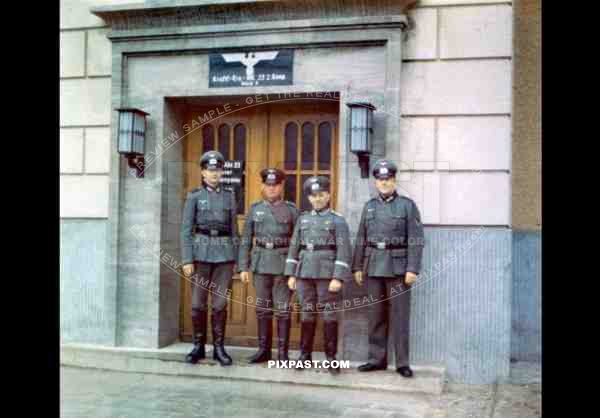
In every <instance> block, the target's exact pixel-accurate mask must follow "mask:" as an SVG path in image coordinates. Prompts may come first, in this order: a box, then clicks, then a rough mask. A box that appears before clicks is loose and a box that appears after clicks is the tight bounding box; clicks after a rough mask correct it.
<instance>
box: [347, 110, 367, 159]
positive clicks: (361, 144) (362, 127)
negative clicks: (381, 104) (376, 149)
mask: <svg viewBox="0 0 600 418" xmlns="http://www.w3.org/2000/svg"><path fill="white" fill-rule="evenodd" d="M367 118H368V109H367V108H366V107H363V106H359V107H353V108H352V115H351V120H352V126H351V130H350V132H351V138H350V150H351V151H352V152H365V151H368V148H367V136H366V132H367Z"/></svg>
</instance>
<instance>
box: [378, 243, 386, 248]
mask: <svg viewBox="0 0 600 418" xmlns="http://www.w3.org/2000/svg"><path fill="white" fill-rule="evenodd" d="M385 247H386V244H385V242H378V243H377V249H378V250H385Z"/></svg>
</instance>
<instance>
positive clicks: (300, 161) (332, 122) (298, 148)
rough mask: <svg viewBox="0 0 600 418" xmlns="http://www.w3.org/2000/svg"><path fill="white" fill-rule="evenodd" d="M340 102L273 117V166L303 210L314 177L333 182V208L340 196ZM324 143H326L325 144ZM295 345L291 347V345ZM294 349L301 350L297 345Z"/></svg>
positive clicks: (292, 108)
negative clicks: (307, 183) (306, 187)
mask: <svg viewBox="0 0 600 418" xmlns="http://www.w3.org/2000/svg"><path fill="white" fill-rule="evenodd" d="M338 106H339V104H338V103H337V102H324V103H314V104H313V103H311V104H289V105H277V106H273V107H272V109H271V113H270V117H269V143H270V144H271V145H270V146H269V149H270V151H271V152H269V166H276V167H277V168H280V169H282V170H284V171H285V172H286V174H287V176H288V177H287V180H286V185H285V189H284V195H285V198H286V199H287V200H290V201H292V202H294V203H296V205H297V206H298V208H300V209H301V210H308V209H310V206H309V202H308V199H307V198H306V196H305V194H304V192H303V190H302V184H303V183H304V181H305V180H306V179H307V178H308V177H310V176H313V175H324V176H327V177H329V178H330V180H331V185H332V187H331V205H332V208H333V209H335V202H336V194H337V182H336V180H337V166H336V164H335V162H336V158H335V156H336V155H337V149H336V146H337V141H336V140H334V139H335V138H337V129H338V127H337V123H338ZM321 141H323V142H321ZM292 306H293V307H294V308H293V310H294V313H293V314H292V327H291V333H290V334H291V335H290V340H291V341H294V342H298V341H300V312H299V311H300V309H299V300H298V294H297V292H294V296H293V305H292ZM290 345H291V344H290ZM294 348H297V344H296V346H295V347H294ZM323 349H324V346H323V321H322V320H319V321H318V325H317V330H316V332H315V342H314V350H315V351H322V350H323Z"/></svg>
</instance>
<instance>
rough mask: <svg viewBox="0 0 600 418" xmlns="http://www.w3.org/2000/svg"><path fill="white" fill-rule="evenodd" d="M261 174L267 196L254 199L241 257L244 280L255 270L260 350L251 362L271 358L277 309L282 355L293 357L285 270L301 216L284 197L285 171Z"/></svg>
mask: <svg viewBox="0 0 600 418" xmlns="http://www.w3.org/2000/svg"><path fill="white" fill-rule="evenodd" d="M260 175H261V177H262V182H263V184H264V185H265V186H264V189H263V198H264V200H261V201H259V202H256V203H254V204H253V205H252V207H251V209H250V213H249V214H248V218H247V220H246V224H245V226H244V232H243V233H242V240H241V243H240V251H239V257H238V271H239V272H240V277H241V280H242V282H243V283H248V282H249V281H250V277H249V276H250V274H249V272H250V271H252V272H253V273H254V274H253V284H254V287H255V288H256V319H257V323H258V351H257V352H256V353H255V354H254V355H253V356H252V357H250V358H249V359H248V362H249V363H263V362H265V361H268V360H270V359H271V345H272V339H273V328H272V320H273V312H274V313H275V318H276V319H277V337H278V344H277V349H278V359H279V360H280V361H287V360H289V358H288V347H289V341H290V320H291V319H290V296H291V291H290V289H289V288H288V286H287V280H286V279H285V277H284V276H283V271H284V268H285V259H286V256H287V252H288V248H289V246H290V243H289V241H290V238H291V236H292V232H293V231H294V224H295V223H296V219H297V218H298V209H297V208H296V205H294V204H293V203H292V202H288V201H284V200H283V199H282V192H283V182H284V180H285V173H284V172H283V171H281V170H279V169H273V168H269V169H264V170H262V171H261V173H260ZM250 251H251V254H252V256H251V260H250V263H249V260H248V258H249V257H248V255H249V252H250Z"/></svg>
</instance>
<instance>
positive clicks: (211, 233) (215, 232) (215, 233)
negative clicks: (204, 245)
mask: <svg viewBox="0 0 600 418" xmlns="http://www.w3.org/2000/svg"><path fill="white" fill-rule="evenodd" d="M217 235H219V231H217V230H216V229H211V230H210V236H211V237H216V236H217Z"/></svg>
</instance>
